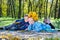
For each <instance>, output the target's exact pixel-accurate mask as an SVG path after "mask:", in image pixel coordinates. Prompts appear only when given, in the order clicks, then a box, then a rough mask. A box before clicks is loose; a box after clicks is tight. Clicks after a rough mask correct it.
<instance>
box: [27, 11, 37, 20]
mask: <svg viewBox="0 0 60 40" xmlns="http://www.w3.org/2000/svg"><path fill="white" fill-rule="evenodd" d="M28 17H29V18H33V20H34V21H37V20H38V14H37V13H36V12H29V14H28Z"/></svg>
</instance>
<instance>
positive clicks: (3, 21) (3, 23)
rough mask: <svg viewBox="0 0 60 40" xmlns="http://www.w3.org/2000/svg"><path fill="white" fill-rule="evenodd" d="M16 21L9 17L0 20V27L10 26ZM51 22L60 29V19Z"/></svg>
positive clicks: (41, 20)
mask: <svg viewBox="0 0 60 40" xmlns="http://www.w3.org/2000/svg"><path fill="white" fill-rule="evenodd" d="M15 20H16V19H15V18H11V17H7V18H6V17H1V18H0V27H2V26H7V25H10V24H12V23H13V22H14V21H15ZM39 21H40V22H43V19H39ZM51 22H52V24H53V25H54V26H55V27H56V28H60V19H53V18H51Z"/></svg>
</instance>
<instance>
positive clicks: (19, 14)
mask: <svg viewBox="0 0 60 40" xmlns="http://www.w3.org/2000/svg"><path fill="white" fill-rule="evenodd" d="M19 18H21V0H19V12H18V19H19Z"/></svg>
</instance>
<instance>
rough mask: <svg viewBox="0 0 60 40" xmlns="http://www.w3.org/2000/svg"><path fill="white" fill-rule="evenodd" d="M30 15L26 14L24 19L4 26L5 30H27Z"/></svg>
mask: <svg viewBox="0 0 60 40" xmlns="http://www.w3.org/2000/svg"><path fill="white" fill-rule="evenodd" d="M28 25H29V23H28V15H25V16H24V18H23V19H20V20H16V21H15V23H13V24H11V25H9V26H5V27H3V29H4V30H25V29H26V28H27V27H28Z"/></svg>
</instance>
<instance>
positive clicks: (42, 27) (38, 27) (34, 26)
mask: <svg viewBox="0 0 60 40" xmlns="http://www.w3.org/2000/svg"><path fill="white" fill-rule="evenodd" d="M36 15H37V14H36V13H35V12H32V13H31V12H30V14H29V24H30V25H29V26H28V29H27V30H28V31H36V32H41V31H45V32H54V30H52V29H51V26H50V25H48V24H45V23H43V24H42V23H39V22H37V20H38V17H37V16H36Z"/></svg>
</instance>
